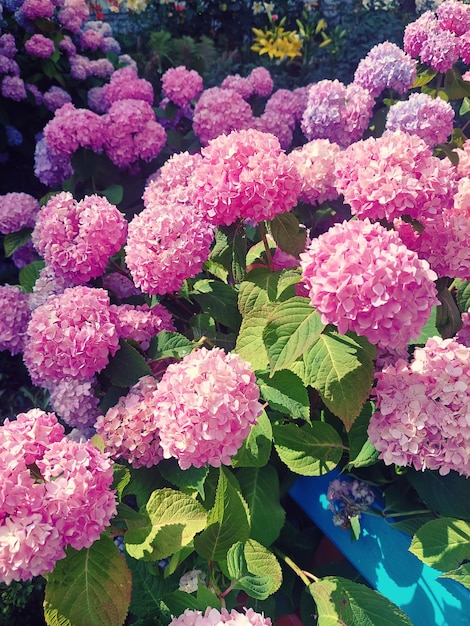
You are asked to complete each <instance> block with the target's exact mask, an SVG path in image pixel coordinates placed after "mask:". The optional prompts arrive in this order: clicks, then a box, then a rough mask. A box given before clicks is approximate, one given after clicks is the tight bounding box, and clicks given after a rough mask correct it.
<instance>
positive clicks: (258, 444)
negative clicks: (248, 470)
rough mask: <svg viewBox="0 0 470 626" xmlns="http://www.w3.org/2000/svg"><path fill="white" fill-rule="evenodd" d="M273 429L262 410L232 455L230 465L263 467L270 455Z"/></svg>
mask: <svg viewBox="0 0 470 626" xmlns="http://www.w3.org/2000/svg"><path fill="white" fill-rule="evenodd" d="M272 440H273V429H272V426H271V421H270V419H269V417H268V416H267V415H266V413H265V411H263V412H262V413H261V415H260V417H259V418H258V421H257V423H256V424H255V425H254V426H252V428H251V431H250V434H249V435H248V437H247V438H246V439H245V441H244V442H243V445H242V446H241V448H240V449H239V450H238V452H237V454H236V455H235V456H233V457H232V467H263V466H264V465H266V463H267V462H268V461H269V457H270V456H271V448H272Z"/></svg>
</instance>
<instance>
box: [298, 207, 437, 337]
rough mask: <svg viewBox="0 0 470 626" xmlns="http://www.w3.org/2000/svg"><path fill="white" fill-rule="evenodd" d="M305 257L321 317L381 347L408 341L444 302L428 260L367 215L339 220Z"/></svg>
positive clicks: (304, 273)
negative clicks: (438, 297)
mask: <svg viewBox="0 0 470 626" xmlns="http://www.w3.org/2000/svg"><path fill="white" fill-rule="evenodd" d="M300 261H301V263H300V265H301V268H302V280H303V281H304V283H305V284H306V285H307V287H308V290H309V297H310V303H311V305H312V306H313V307H315V308H316V309H317V311H318V312H319V313H320V314H321V317H322V322H323V323H324V324H335V325H336V326H337V328H338V331H339V332H340V333H341V334H344V333H346V332H347V331H348V330H352V331H354V332H355V333H357V334H358V335H363V336H365V337H367V339H368V340H369V341H370V342H371V343H373V344H377V345H378V346H379V347H385V348H389V349H399V348H401V347H403V346H406V345H407V344H408V343H409V341H411V340H412V339H415V338H416V337H418V336H419V334H420V332H421V329H422V328H423V326H424V324H425V323H426V322H427V320H428V318H429V315H430V313H431V309H432V307H433V306H434V305H437V304H438V303H439V301H438V300H437V297H436V293H437V292H436V288H435V286H434V283H433V281H434V280H435V279H436V278H437V276H436V274H435V273H434V272H433V271H432V270H431V269H430V268H429V265H428V263H427V262H426V261H423V260H420V259H419V258H418V256H417V254H416V253H415V252H412V251H410V250H408V248H406V247H405V246H404V245H403V244H402V243H401V240H400V238H399V236H398V234H397V233H395V232H393V231H388V230H386V229H385V228H384V227H383V226H381V225H380V224H378V223H377V224H372V223H371V222H370V221H369V220H368V219H365V220H363V221H359V220H358V221H356V220H352V221H349V222H343V223H341V224H336V225H335V226H333V227H332V228H330V229H329V230H328V231H327V232H326V233H324V234H322V235H320V236H319V237H318V238H317V239H314V240H312V242H311V244H310V246H309V247H308V248H307V250H306V252H304V253H302V254H301V255H300ZM410 294H413V297H412V298H410Z"/></svg>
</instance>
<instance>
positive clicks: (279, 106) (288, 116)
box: [264, 89, 307, 129]
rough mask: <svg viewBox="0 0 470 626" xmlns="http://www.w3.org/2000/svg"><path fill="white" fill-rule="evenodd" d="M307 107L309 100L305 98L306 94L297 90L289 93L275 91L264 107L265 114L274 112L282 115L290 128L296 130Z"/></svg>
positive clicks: (285, 90)
mask: <svg viewBox="0 0 470 626" xmlns="http://www.w3.org/2000/svg"><path fill="white" fill-rule="evenodd" d="M306 106H307V99H306V98H304V92H299V91H298V90H297V89H296V90H294V91H289V89H278V90H277V91H275V92H274V93H273V94H272V96H271V97H270V98H269V100H268V101H267V102H266V106H265V107H264V111H265V113H268V112H274V113H276V114H277V115H281V116H282V117H283V118H284V119H285V120H286V122H287V123H288V124H289V126H290V127H291V128H292V129H294V127H295V125H296V123H297V122H300V120H301V119H302V115H303V113H304V110H305V107H306Z"/></svg>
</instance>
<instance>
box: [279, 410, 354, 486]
mask: <svg viewBox="0 0 470 626" xmlns="http://www.w3.org/2000/svg"><path fill="white" fill-rule="evenodd" d="M273 434H274V446H275V448H276V451H277V453H278V454H279V457H280V459H281V461H283V462H284V463H285V464H286V465H287V467H288V468H289V469H290V470H291V471H293V472H295V473H296V474H301V475H302V476H322V475H323V474H327V473H328V472H331V470H332V469H334V468H335V467H336V466H337V465H338V463H339V461H340V460H341V456H342V454H343V449H344V446H343V442H342V441H341V438H340V436H339V435H338V433H337V432H336V431H335V429H334V428H333V427H332V426H330V425H329V424H327V423H326V422H313V423H312V425H311V426H310V425H309V424H306V425H305V426H302V427H299V426H297V425H295V424H285V425H282V426H277V425H275V426H273Z"/></svg>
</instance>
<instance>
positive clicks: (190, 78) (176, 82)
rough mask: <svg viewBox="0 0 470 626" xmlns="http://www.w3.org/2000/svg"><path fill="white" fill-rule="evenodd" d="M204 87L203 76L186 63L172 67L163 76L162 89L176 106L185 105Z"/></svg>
mask: <svg viewBox="0 0 470 626" xmlns="http://www.w3.org/2000/svg"><path fill="white" fill-rule="evenodd" d="M203 88H204V84H203V80H202V76H201V75H200V74H199V73H198V72H196V70H188V69H186V68H185V67H184V65H179V66H178V67H170V69H168V70H167V71H166V72H165V73H164V74H163V76H162V91H163V93H164V94H165V96H166V97H167V98H169V99H170V100H171V101H172V102H173V103H174V104H176V106H179V107H185V106H187V105H188V104H190V103H191V100H194V99H195V98H197V97H198V96H199V94H200V93H201V91H202V90H203Z"/></svg>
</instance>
